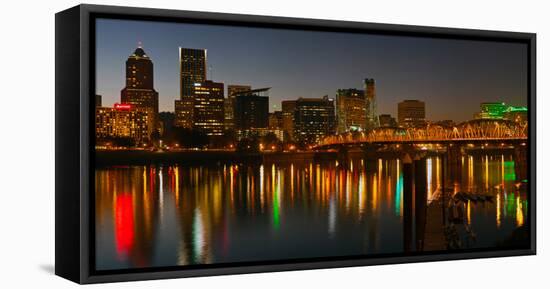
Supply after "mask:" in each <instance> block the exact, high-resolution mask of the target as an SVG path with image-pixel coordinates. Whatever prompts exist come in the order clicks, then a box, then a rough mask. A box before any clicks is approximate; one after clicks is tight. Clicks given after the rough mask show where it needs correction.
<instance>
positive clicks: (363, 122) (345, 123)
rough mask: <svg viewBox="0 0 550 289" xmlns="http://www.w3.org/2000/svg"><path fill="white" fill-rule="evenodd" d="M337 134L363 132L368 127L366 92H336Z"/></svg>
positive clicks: (344, 90) (349, 90) (356, 90)
mask: <svg viewBox="0 0 550 289" xmlns="http://www.w3.org/2000/svg"><path fill="white" fill-rule="evenodd" d="M336 117H337V132H338V133H340V134H341V133H345V132H348V131H362V130H365V129H366V126H367V103H366V100H365V92H364V91H363V90H359V89H353V88H349V89H338V90H337V91H336Z"/></svg>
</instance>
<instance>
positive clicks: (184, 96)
mask: <svg viewBox="0 0 550 289" xmlns="http://www.w3.org/2000/svg"><path fill="white" fill-rule="evenodd" d="M179 67H180V99H179V100H176V101H175V114H176V117H175V124H174V125H175V126H178V127H184V128H192V127H193V123H194V121H193V108H194V96H195V95H194V93H195V83H202V82H204V81H206V49H192V48H183V47H180V48H179Z"/></svg>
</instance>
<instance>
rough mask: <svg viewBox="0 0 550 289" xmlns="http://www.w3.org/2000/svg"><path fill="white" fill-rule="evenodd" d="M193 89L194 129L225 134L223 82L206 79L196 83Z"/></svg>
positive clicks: (214, 133)
mask: <svg viewBox="0 0 550 289" xmlns="http://www.w3.org/2000/svg"><path fill="white" fill-rule="evenodd" d="M193 90H194V92H193V95H194V103H195V105H194V107H193V129H196V130H198V131H202V132H204V133H205V134H206V135H208V136H220V135H223V130H224V113H223V111H224V101H223V92H224V87H223V83H219V82H213V81H211V80H206V81H204V82H198V83H195V84H194V87H193Z"/></svg>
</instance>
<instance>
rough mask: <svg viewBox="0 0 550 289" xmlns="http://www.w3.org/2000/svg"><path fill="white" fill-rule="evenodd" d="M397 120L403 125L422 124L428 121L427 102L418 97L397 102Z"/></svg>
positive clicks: (413, 125)
mask: <svg viewBox="0 0 550 289" xmlns="http://www.w3.org/2000/svg"><path fill="white" fill-rule="evenodd" d="M397 121H398V122H399V126H401V127H415V126H422V125H424V124H425V123H426V104H425V103H424V102H423V101H420V100H416V99H408V100H404V101H402V102H400V103H398V104H397Z"/></svg>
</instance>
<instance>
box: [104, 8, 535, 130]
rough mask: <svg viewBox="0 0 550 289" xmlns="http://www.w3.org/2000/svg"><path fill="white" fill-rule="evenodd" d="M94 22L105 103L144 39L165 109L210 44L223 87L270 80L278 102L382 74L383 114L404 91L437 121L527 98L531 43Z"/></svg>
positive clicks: (358, 84) (214, 74)
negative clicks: (183, 55) (182, 63)
mask: <svg viewBox="0 0 550 289" xmlns="http://www.w3.org/2000/svg"><path fill="white" fill-rule="evenodd" d="M96 27H97V31H96V37H97V38H96V45H97V46H96V59H97V76H96V82H97V83H96V85H97V94H100V95H102V96H103V106H112V104H114V103H115V102H120V90H121V89H122V88H123V87H124V84H125V80H124V78H125V62H126V59H127V58H128V56H129V55H130V54H131V53H132V52H133V51H134V50H135V48H136V47H137V45H138V42H141V43H142V46H143V49H144V50H145V52H146V53H147V54H148V55H149V57H150V58H151V59H152V61H153V64H154V83H155V89H156V90H157V91H158V92H159V99H160V100H159V102H160V103H159V109H160V111H173V110H174V100H175V99H177V98H179V78H178V76H179V63H178V47H180V46H181V47H187V48H205V49H207V50H208V52H207V57H208V58H207V61H208V66H209V67H211V70H210V72H209V73H208V78H209V79H212V80H214V81H216V82H223V83H224V84H225V87H227V85H228V84H248V85H252V87H253V88H261V87H272V89H271V93H270V108H271V110H274V109H275V108H276V109H280V107H281V100H287V99H296V98H298V97H300V96H302V97H321V96H323V95H329V97H335V94H336V90H337V89H339V88H360V89H362V79H364V78H374V79H375V81H376V86H377V87H376V89H377V104H378V114H383V113H390V114H392V116H394V117H396V116H397V103H398V102H400V101H402V100H404V99H419V100H423V101H425V102H426V114H427V115H426V117H427V119H429V120H443V119H453V120H455V121H464V120H468V119H471V118H472V115H473V114H474V113H475V112H477V111H479V104H480V102H487V101H503V102H506V103H509V104H511V105H526V104H527V45H526V44H517V43H504V42H487V41H471V40H447V39H435V38H418V37H417V38H415V37H403V36H379V35H368V34H351V33H332V32H312V31H298V30H282V29H267V28H243V27H231V26H214V25H191V24H181V23H163V22H148V21H130V20H108V19H99V20H97V26H96ZM226 89H227V88H226Z"/></svg>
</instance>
